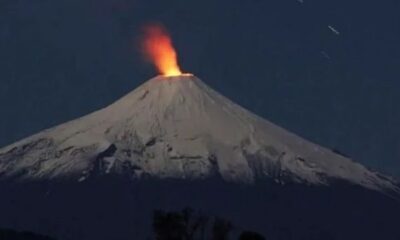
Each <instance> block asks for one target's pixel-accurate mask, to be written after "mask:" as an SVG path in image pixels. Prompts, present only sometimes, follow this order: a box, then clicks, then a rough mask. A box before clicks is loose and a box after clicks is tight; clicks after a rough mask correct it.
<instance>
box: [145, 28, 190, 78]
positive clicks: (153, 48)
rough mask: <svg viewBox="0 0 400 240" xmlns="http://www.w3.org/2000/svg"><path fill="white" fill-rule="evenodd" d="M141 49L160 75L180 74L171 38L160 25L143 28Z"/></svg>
mask: <svg viewBox="0 0 400 240" xmlns="http://www.w3.org/2000/svg"><path fill="white" fill-rule="evenodd" d="M142 50H143V52H144V54H145V56H146V58H147V59H148V60H150V61H151V62H152V63H153V64H154V65H155V66H156V68H157V69H158V71H159V72H160V73H161V74H162V75H164V76H178V75H182V72H181V70H180V68H179V66H178V61H177V56H176V52H175V49H174V47H173V46H172V41H171V38H170V36H169V35H168V33H167V32H166V31H165V29H164V28H163V27H161V26H160V25H150V26H147V27H146V28H145V35H144V38H143V39H142Z"/></svg>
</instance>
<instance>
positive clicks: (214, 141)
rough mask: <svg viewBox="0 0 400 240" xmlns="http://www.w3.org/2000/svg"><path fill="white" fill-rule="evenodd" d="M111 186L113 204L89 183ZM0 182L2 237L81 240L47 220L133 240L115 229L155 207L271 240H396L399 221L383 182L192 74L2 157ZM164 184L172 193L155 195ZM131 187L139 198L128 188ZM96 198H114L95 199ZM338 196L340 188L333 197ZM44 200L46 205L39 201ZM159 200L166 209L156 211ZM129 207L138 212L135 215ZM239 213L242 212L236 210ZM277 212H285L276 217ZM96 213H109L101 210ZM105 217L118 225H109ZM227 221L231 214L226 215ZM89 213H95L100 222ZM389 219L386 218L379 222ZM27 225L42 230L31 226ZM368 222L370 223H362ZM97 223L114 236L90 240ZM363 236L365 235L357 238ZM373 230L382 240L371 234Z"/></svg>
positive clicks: (145, 89) (394, 188)
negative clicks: (193, 209) (31, 233)
mask: <svg viewBox="0 0 400 240" xmlns="http://www.w3.org/2000/svg"><path fill="white" fill-rule="evenodd" d="M110 178H118V179H123V183H124V186H126V189H125V190H126V192H127V194H128V195H129V196H127V195H124V194H125V193H124V194H121V193H120V192H118V193H116V192H113V191H117V190H116V189H120V188H121V187H120V185H117V184H115V183H113V184H110V183H107V184H104V182H102V180H99V179H110ZM0 179H1V180H2V182H6V183H7V186H10V184H12V187H4V186H3V188H2V189H1V190H2V192H1V194H2V196H7V197H8V198H9V200H4V199H7V198H3V197H2V198H3V199H2V200H1V201H2V202H1V204H0V207H1V209H0V211H3V213H6V212H8V214H3V218H2V217H1V216H0V224H6V225H7V224H10V221H11V220H10V219H13V220H12V221H11V222H12V223H13V224H14V225H13V226H17V227H19V228H33V229H40V230H41V231H45V232H46V233H50V234H55V235H57V236H62V239H81V238H80V237H77V235H68V234H66V233H64V232H63V231H61V230H60V229H59V228H56V227H54V228H52V229H50V230H49V228H48V226H50V225H51V224H53V221H54V219H57V221H60V222H61V223H60V224H62V226H63V228H65V229H69V230H68V231H69V232H73V231H72V230H71V228H68V226H71V225H74V224H78V223H77V222H79V221H78V220H79V219H86V220H82V222H80V224H81V225H80V226H82V225H84V226H88V227H85V230H84V232H86V234H87V235H85V236H91V237H87V238H82V239H103V237H105V236H107V237H109V238H108V239H130V238H128V237H127V236H128V235H121V236H120V238H113V237H115V235H112V234H115V233H116V232H119V233H121V234H122V233H123V232H124V231H121V229H122V228H123V229H125V230H127V229H128V230H127V231H128V232H129V231H131V232H130V234H136V235H137V236H143V234H142V235H140V234H141V233H138V232H140V231H141V230H139V229H143V226H142V227H138V226H139V225H136V228H133V230H132V226H133V225H130V227H129V226H128V225H126V224H127V223H128V222H129V223H131V222H132V221H131V220H129V219H130V217H131V216H138V215H139V213H138V212H140V211H142V210H143V209H144V208H145V207H143V204H144V205H146V207H147V208H148V209H149V210H148V211H151V209H154V208H155V206H152V205H151V203H154V205H156V203H155V202H158V201H161V202H162V204H159V205H158V206H163V207H171V206H172V207H176V206H185V205H196V206H198V207H199V208H204V209H209V210H210V209H212V210H210V211H212V212H221V214H225V215H229V216H231V217H232V219H236V220H237V221H239V222H240V221H242V220H243V216H245V215H246V214H247V215H248V216H249V217H251V218H252V221H249V222H246V221H245V222H243V224H244V225H247V226H250V227H253V228H256V229H259V230H260V231H264V230H265V229H269V230H267V231H269V233H271V232H274V231H275V232H274V234H275V235H274V236H276V237H277V239H278V237H279V233H276V229H275V228H274V227H271V226H276V225H274V224H277V222H280V223H281V224H283V225H284V226H285V227H286V228H288V229H291V231H294V232H295V233H302V234H303V233H304V232H303V231H304V229H305V226H307V227H310V226H315V224H320V223H319V220H320V219H324V220H323V221H325V222H326V225H324V226H330V227H331V228H340V229H338V230H337V231H338V232H339V236H340V238H339V239H354V237H360V236H362V237H365V239H376V237H382V236H386V237H392V236H394V234H397V233H393V231H397V230H396V229H397V228H396V229H394V228H391V226H392V225H393V224H394V220H393V219H395V218H396V217H395V216H397V218H398V216H399V215H396V213H397V212H399V213H400V210H399V204H398V201H397V200H396V199H398V197H399V193H400V190H399V186H398V184H397V183H396V182H395V181H394V180H393V179H391V178H390V177H386V176H384V175H382V174H379V173H377V172H374V171H371V170H369V169H367V168H366V167H364V166H363V165H361V164H359V163H356V162H354V161H352V160H351V159H349V158H347V157H345V156H342V155H340V154H337V153H335V152H334V151H332V150H330V149H327V148H324V147H321V146H319V145H317V144H314V143H311V142H309V141H307V140H305V139H303V138H301V137H299V136H297V135H295V134H293V133H290V132H288V131H286V130H284V129H282V128H280V127H278V126H276V125H274V124H273V123H271V122H269V121H267V120H265V119H262V118H261V117H258V116H257V115H255V114H253V113H251V112H249V111H248V110H246V109H244V108H242V107H240V106H239V105H237V104H235V103H233V102H232V101H230V100H229V99H227V98H226V97H224V96H222V95H221V94H219V93H218V92H216V91H214V90H213V89H212V88H210V87H209V86H207V85H206V84H205V83H204V82H203V81H201V80H200V79H199V78H197V77H196V76H194V75H191V74H181V75H178V76H170V77H166V76H158V77H155V78H153V79H150V80H149V81H147V82H145V83H144V84H142V85H141V86H139V87H138V88H137V89H135V90H134V91H132V92H130V93H129V94H127V95H126V96H124V97H122V98H121V99H120V100H118V101H116V102H114V103H113V104H111V105H109V106H107V107H105V108H104V109H101V110H99V111H96V112H93V113H91V114H89V115H87V116H84V117H82V118H79V119H76V120H73V121H70V122H67V123H64V124H61V125H59V126H56V127H53V128H50V129H48V130H45V131H42V132H40V133H38V134H35V135H33V136H31V137H28V138H26V139H23V140H21V141H19V142H17V143H14V144H11V145H9V146H7V147H4V148H2V149H1V150H0ZM154 181H156V182H157V184H153V183H154ZM215 181H217V182H218V184H215ZM171 182H173V183H174V184H175V183H178V185H179V187H177V186H176V185H173V186H174V187H170V185H168V186H165V185H164V184H169V183H171ZM144 183H145V184H144ZM266 183H267V184H266ZM57 184H61V185H62V186H63V187H59V186H60V185H57ZM138 184H139V185H141V186H142V185H143V184H144V185H145V186H146V187H143V186H142V187H134V186H137V185H138ZM182 184H184V185H185V187H182V186H181V185H182ZM66 185H67V187H66ZM200 185H201V186H200ZM221 185H224V186H225V185H226V186H228V187H227V188H225V187H220V186H221ZM28 186H29V187H28ZM32 186H33V187H32ZM38 186H40V187H38ZM55 186H57V187H55ZM71 186H73V187H71ZM104 186H107V187H106V188H107V189H108V190H107V191H112V192H113V193H110V192H107V194H106V193H104V192H102V193H101V194H100V195H98V194H99V193H98V192H97V191H100V190H99V189H102V188H103V187H104ZM109 186H113V187H111V188H112V189H109V188H110V187H109ZM155 186H157V187H155ZM159 186H163V187H159ZM199 186H200V187H199ZM216 186H218V187H216ZM337 186H345V187H340V188H339V189H340V190H338V191H336V190H333V189H338V187H337ZM28 188H29V189H28ZM27 189H28V190H27ZM38 189H39V190H38ZM65 189H67V190H65ZM78 189H79V190H78ZM82 189H85V190H82ZM151 189H152V190H151ZM166 189H169V190H166ZM182 189H183V190H182ZM227 189H230V190H227ZM232 189H234V190H232ZM244 189H245V190H244ZM248 189H251V190H248ZM260 189H261V190H260ZM349 189H356V190H354V191H353V190H349ZM125 190H124V191H125ZM231 190H232V191H233V192H234V193H232V191H231ZM93 191H96V193H93ZM238 191H239V192H240V193H238ZM243 191H244V192H246V194H243ZM247 191H249V192H247ZM11 192H12V193H11ZM33 192H34V193H33ZM149 192H151V193H149ZM316 192H317V193H316ZM321 192H322V193H321ZM49 193H54V195H51V194H50V196H57V197H48V196H49ZM89 193H90V194H89ZM200 193H201V194H200ZM13 194H14V195H13ZM96 194H97V195H96ZM154 194H155V195H154ZM157 194H161V196H159V195H157ZM156 195H157V197H155V196H156ZM34 196H36V197H34ZM112 196H115V198H113V197H112ZM118 196H119V197H118ZM139 196H140V197H139ZM144 196H151V197H144ZM172 196H174V197H172ZM191 196H193V198H191V199H190V197H191ZM244 196H248V198H244ZM170 197H171V199H173V200H171V199H170V200H165V201H164V200H160V199H163V198H166V199H167V198H170ZM71 198H72V199H74V200H71ZM117 198H118V200H116V199H117ZM139 198H142V200H141V201H142V202H144V203H142V205H140V204H139V205H137V202H138V201H139V200H138V199H139ZM215 198H217V199H215ZM27 199H29V200H27ZM31 199H36V200H35V201H34V202H35V204H32V202H30V201H31ZM55 199H57V200H55ZM66 199H68V200H66ZM82 199H84V200H82ZM89 199H91V200H89ZM150 199H151V200H150ZM252 199H253V200H252ZM296 199H298V200H296ZM335 199H336V200H335ZM7 201H8V202H7ZM24 201H28V202H30V204H27V203H26V202H24ZM104 201H105V202H106V203H105V202H104ZM121 201H123V202H124V203H123V204H120V203H121ZM125 201H126V202H125ZM218 201H220V202H219V203H217V202H218ZM244 201H247V202H249V204H248V205H246V206H244V205H243V202H244ZM287 201H289V202H290V204H289V206H290V207H288V206H287V205H284V203H287ZM15 202H18V203H19V204H16V203H15ZM54 202H57V203H54ZM83 202H84V203H83ZM116 202H118V203H116ZM134 202H135V204H136V206H135V207H133V205H135V204H134ZM227 202H229V203H230V204H231V205H230V207H229V206H228V205H229V204H227ZM355 202H357V203H355ZM11 203H12V204H11ZM100 203H103V204H100ZM169 203H171V204H169ZM361 203H362V204H361ZM10 204H11V205H10ZM85 204H86V205H85ZM93 204H95V207H94V206H93ZM96 204H97V205H96ZM27 205H29V206H30V207H26V206H27ZM105 205H111V206H112V207H110V208H111V209H113V210H112V211H111V210H104V209H105V208H106V207H105ZM206 205H207V206H206ZM343 205H344V206H343ZM361 205H362V206H361ZM16 206H18V207H16ZM21 206H25V207H26V208H27V209H29V211H28V210H26V208H22V207H21ZM39 206H41V207H39ZM49 206H51V207H49ZM61 206H62V207H61ZM138 206H141V207H138ZM210 206H211V207H210ZM92 208H93V209H92ZM224 208H226V209H224ZM266 208H268V211H267V210H265V209H266ZM340 208H341V209H342V210H338V209H340ZM20 209H24V210H23V211H22V210H20ZM88 209H92V210H91V211H88ZM116 209H119V214H120V215H118V217H116V216H115V215H113V214H115V213H114V212H113V211H117V212H118V210H116ZM127 209H130V210H127ZM132 209H133V210H132ZM222 209H224V210H222ZM227 209H229V210H227ZM239 209H242V210H239ZM251 209H252V210H251ZM60 211H61V212H60ZM235 211H237V212H238V214H239V213H240V214H239V215H235V214H233V215H232V212H235ZM265 211H267V212H268V214H269V216H268V217H265V216H264V212H265ZM33 212H35V213H34V214H33ZM99 212H101V213H104V212H106V213H104V214H105V215H104V216H103V218H100V219H102V220H99V217H98V216H97V215H98V214H100V213H99ZM128 212H129V214H128ZM338 212H340V214H339V213H338ZM389 212H392V215H385V214H386V213H389ZM346 213H349V214H350V215H351V216H350V217H349V216H345V215H344V214H346ZM29 214H31V216H38V215H39V216H42V218H43V219H47V220H44V222H42V223H41V224H39V222H37V221H36V220H35V219H36V218H35V217H33V218H29V217H28V216H29ZM69 214H74V215H73V216H72V215H69ZM85 214H87V215H85ZM124 214H127V215H124ZM337 214H339V215H337ZM382 214H383V215H382ZM122 215H124V216H125V217H121V216H122ZM308 215H309V216H308ZM4 216H6V217H4ZM17 216H20V217H17ZM84 216H86V217H84ZM110 216H112V217H110ZM256 216H258V217H256ZM295 216H297V218H296V217H295ZM391 216H392V217H391ZM393 216H394V217H393ZM263 217H265V218H266V219H264V218H263ZM368 218H371V219H369V220H368V221H371V222H368V223H365V222H364V221H367V220H366V219H368ZM27 219H30V220H29V221H30V222H29V223H27V222H28V220H27ZM49 219H53V220H49ZM60 219H63V220H60ZM77 219H78V220H77ZM88 219H90V220H88ZM104 219H108V220H104ZM127 219H128V220H127ZM289 219H290V220H289ZM299 219H300V220H299ZM307 219H308V220H307ZM310 219H311V220H310ZM383 219H385V220H383ZM96 221H103V224H105V223H104V222H113V224H116V222H118V224H116V226H114V225H113V226H114V227H111V226H112V224H111V223H107V224H108V225H107V224H106V225H107V227H104V228H101V229H102V230H101V231H106V230H105V229H109V232H108V233H109V234H110V235H107V234H104V232H101V231H100V232H99V226H103V225H101V224H100V225H99V223H98V222H97V223H96V224H94V222H96ZM137 221H138V222H141V221H139V220H137ZM32 222H35V224H33V225H32ZM49 222H50V223H51V224H50V223H49ZM144 222H146V221H144ZM388 222H389V223H388ZM46 224H47V225H46ZM136 224H139V223H137V222H136ZM143 224H144V223H143ZM313 224H314V225H313ZM44 226H46V227H44ZM51 226H53V225H51ZM74 226H75V227H76V225H74ZM122 226H124V227H122ZM369 226H374V228H370V229H369V230H366V228H367V229H368V227H369ZM72 228H74V227H72ZM388 229H390V230H388ZM75 230H76V229H75ZM384 230H385V231H386V232H385V234H386V235H382V234H381V232H382V231H384ZM392 230H393V231H392ZM65 231H66V230H65ZM80 231H81V232H82V231H83V230H80ZM132 231H134V233H132ZM360 231H361V232H362V233H363V234H360ZM78 232H79V231H78ZM93 232H96V234H97V235H96V234H94V233H93ZM69 234H70V233H69ZM138 234H139V235H138ZM267 234H268V233H267ZM399 236H400V235H399ZM81 237H82V236H81ZM368 237H370V238H368ZM104 239H106V238H104ZM143 239H144V238H143ZM282 239H283V238H282ZM294 239H296V238H294ZM315 239H316V238H315ZM387 239H389V238H387Z"/></svg>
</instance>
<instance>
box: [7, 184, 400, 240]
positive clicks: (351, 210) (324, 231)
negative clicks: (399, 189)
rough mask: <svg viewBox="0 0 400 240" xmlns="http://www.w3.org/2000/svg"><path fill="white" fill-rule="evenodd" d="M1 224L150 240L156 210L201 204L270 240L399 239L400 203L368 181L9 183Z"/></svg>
mask: <svg viewBox="0 0 400 240" xmlns="http://www.w3.org/2000/svg"><path fill="white" fill-rule="evenodd" d="M0 196H1V198H0V213H1V214H0V226H1V227H7V228H13V229H17V230H18V229H21V230H22V229H23V230H30V231H33V232H39V233H42V234H45V235H49V236H54V237H56V238H57V239H61V240H78V239H90V240H91V239H93V240H94V239H96V240H101V239H121V240H122V239H127V240H128V239H147V238H148V237H150V236H151V228H152V219H151V218H152V214H153V212H154V210H156V209H164V210H181V209H183V208H185V207H191V208H193V209H198V210H200V211H202V212H204V213H205V214H207V215H214V216H221V217H224V218H225V219H229V220H230V221H232V222H233V223H234V224H235V225H237V226H239V227H241V228H244V229H249V230H253V231H257V232H260V233H262V234H263V235H264V236H266V237H267V239H282V240H286V239H321V240H322V239H324V240H326V239H337V240H342V239H343V240H347V239H348V240H354V239H363V240H365V239H371V240H372V239H374V240H375V239H385V240H391V239H393V240H398V239H400V228H399V227H398V226H399V225H398V224H399V222H400V203H399V201H398V200H395V199H394V198H392V197H389V196H386V195H384V194H381V193H378V192H376V191H371V190H367V189H365V188H362V187H358V186H354V185H348V184H346V183H340V182H338V183H336V184H334V185H332V186H330V187H315V186H305V185H300V184H286V185H280V184H276V183H272V182H264V183H258V184H255V185H244V184H243V185H238V184H233V183H225V182H223V181H220V180H216V179H213V180H204V181H183V180H180V181H174V180H163V181H160V180H151V179H147V180H144V179H142V180H140V181H133V182H132V181H125V180H123V179H120V178H113V177H107V178H105V177H101V178H96V179H92V180H90V181H85V182H81V183H77V182H67V181H65V182H60V181H58V182H54V181H48V182H20V183H15V182H14V183H12V182H4V181H3V182H2V183H1V184H0Z"/></svg>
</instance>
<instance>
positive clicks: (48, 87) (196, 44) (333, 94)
mask: <svg viewBox="0 0 400 240" xmlns="http://www.w3.org/2000/svg"><path fill="white" fill-rule="evenodd" d="M399 12H400V1H399V0H384V1H376V0H375V1H372V0H365V1H348V0H304V1H300V0H249V1H244V0H219V1H217V0H202V1H197V0H190V1H188V0H174V1H165V0H35V1H32V0H2V1H1V2H0V81H1V86H0V109H1V117H0V146H5V145H8V144H10V143H13V142H14V141H16V140H19V139H21V138H23V137H27V136H29V135H31V134H34V133H36V132H38V131H41V130H43V129H46V128H48V127H52V126H54V125H57V124H60V123H63V122H65V121H68V120H71V119H74V118H77V117H80V116H83V115H85V114H87V113H90V112H92V111H94V110H97V109H99V108H102V107H105V106H107V105H108V104H110V103H112V102H113V101H115V100H117V99H118V98H120V97H122V96H123V95H124V94H126V93H128V92H130V91H131V90H133V89H134V88H136V87H137V86H139V85H140V84H141V83H143V82H145V81H146V80H148V79H150V78H151V77H153V76H155V75H157V72H156V71H155V69H154V67H153V66H152V65H150V64H149V63H147V62H146V61H144V60H143V57H142V55H141V54H140V51H139V49H138V46H139V44H138V39H139V38H140V34H141V32H142V28H143V26H145V25H146V24H149V23H154V22H155V23H161V24H162V25H164V26H165V28H166V29H168V31H169V33H170V35H171V36H172V38H173V41H174V45H175V47H176V49H177V51H178V57H179V62H180V65H181V67H182V69H183V70H184V71H185V72H190V73H193V74H195V75H196V76H198V77H199V78H201V79H202V80H203V81H204V82H205V83H207V84H208V85H209V86H211V87H213V88H214V89H216V90H217V91H219V92H220V93H222V94H223V95H225V96H227V97H228V98H230V99H232V100H233V101H235V102H237V103H238V104H240V105H242V106H244V107H245V108H247V109H249V110H251V111H253V112H255V113H256V114H258V115H260V116H262V117H264V118H266V119H268V120H270V121H272V122H274V123H275V124H277V125H279V126H282V127H284V128H286V129H288V130H290V131H292V132H294V133H296V134H298V135H300V136H302V137H304V138H306V139H308V140H311V141H313V142H315V143H318V144H320V145H322V146H325V147H328V148H331V149H338V150H340V152H343V153H345V154H346V155H348V156H350V157H351V158H352V159H354V160H355V161H358V162H361V163H363V164H365V165H367V166H368V167H371V168H374V169H377V170H380V171H382V172H384V173H389V174H392V175H395V176H397V177H400V137H399V136H400V107H399V102H400V14H399Z"/></svg>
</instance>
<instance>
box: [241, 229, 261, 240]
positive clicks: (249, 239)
mask: <svg viewBox="0 0 400 240" xmlns="http://www.w3.org/2000/svg"><path fill="white" fill-rule="evenodd" d="M239 240H265V238H264V237H263V236H262V235H261V234H259V233H256V232H251V231H244V232H242V233H241V234H240V237H239Z"/></svg>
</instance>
